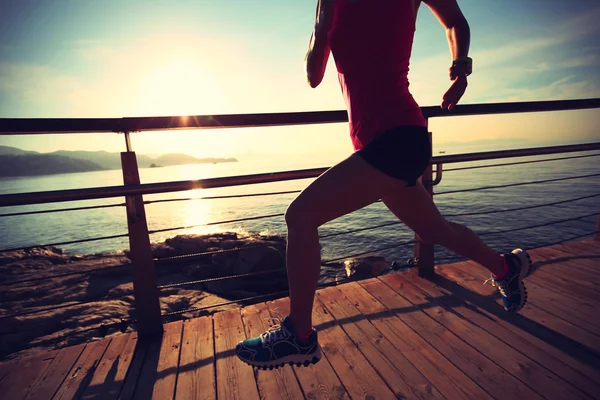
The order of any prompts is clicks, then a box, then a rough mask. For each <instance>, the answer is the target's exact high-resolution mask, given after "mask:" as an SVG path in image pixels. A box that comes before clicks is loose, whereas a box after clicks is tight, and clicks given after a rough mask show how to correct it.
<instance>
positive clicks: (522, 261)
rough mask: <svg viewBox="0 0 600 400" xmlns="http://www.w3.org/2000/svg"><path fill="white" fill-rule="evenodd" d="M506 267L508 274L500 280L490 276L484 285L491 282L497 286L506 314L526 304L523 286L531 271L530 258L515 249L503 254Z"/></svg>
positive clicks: (525, 290)
mask: <svg viewBox="0 0 600 400" xmlns="http://www.w3.org/2000/svg"><path fill="white" fill-rule="evenodd" d="M503 257H504V260H505V262H506V265H507V267H508V272H507V273H506V275H505V276H504V277H502V278H494V276H493V275H492V276H491V277H490V279H488V280H486V281H485V283H488V282H490V281H491V282H492V286H497V287H498V290H499V291H500V295H501V296H502V304H503V305H504V309H505V310H506V311H508V312H517V311H519V310H520V309H521V308H523V306H524V305H525V303H526V302H527V289H525V285H524V284H523V278H525V277H526V276H527V275H528V274H529V271H530V269H531V258H529V254H527V252H526V251H524V250H521V249H515V250H513V251H512V252H510V253H505V254H503Z"/></svg>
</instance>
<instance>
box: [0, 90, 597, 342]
mask: <svg viewBox="0 0 600 400" xmlns="http://www.w3.org/2000/svg"><path fill="white" fill-rule="evenodd" d="M592 108H600V98H596V99H581V100H565V101H541V102H518V103H496V104H473V105H461V106H459V107H457V108H455V109H454V110H452V111H446V110H442V109H441V108H439V107H422V108H421V110H422V112H423V115H424V116H425V118H426V119H429V118H432V117H446V116H461V115H462V116H465V115H484V114H488V115H489V114H504V113H527V112H544V111H564V110H582V109H592ZM347 118H348V115H347V113H346V112H345V111H320V112H300V113H270V114H245V115H216V116H210V115H204V116H187V117H186V116H177V117H150V118H147V117H141V118H100V119H98V118H77V119H17V118H12V119H0V135H19V134H56V133H102V132H113V133H123V134H124V135H125V138H126V142H127V152H126V153H122V154H121V158H122V168H123V176H124V182H125V185H123V186H110V187H95V188H86V189H75V190H58V191H48V192H33V193H17V194H7V195H0V207H2V206H20V205H29V204H44V203H53V202H63V201H79V200H92V199H100V198H110V197H126V200H127V202H126V208H127V222H128V234H127V235H119V237H125V236H129V240H130V249H131V255H132V262H131V266H132V268H131V269H132V275H133V283H134V295H135V300H136V313H137V319H136V323H137V324H138V327H139V331H140V335H142V336H144V335H146V336H147V335H155V334H159V333H160V332H162V322H161V313H160V307H159V303H158V297H159V295H158V289H157V286H156V278H155V270H154V262H158V261H166V259H167V258H166V259H153V258H152V254H151V247H150V241H149V234H150V233H153V232H154V233H155V232H159V231H165V230H158V231H151V232H149V231H148V228H147V222H146V217H145V211H144V202H143V201H142V197H141V196H142V195H146V194H156V193H166V192H178V191H187V190H195V189H209V188H221V187H229V186H239V185H250V184H259V183H269V182H276V181H288V180H296V179H306V178H314V177H317V176H319V175H320V174H322V173H323V172H325V171H326V170H327V169H328V168H313V169H304V170H293V171H280V172H273V173H262V174H252V175H242V176H232V177H222V178H211V179H201V180H189V181H179V182H162V183H153V184H140V180H139V172H138V168H137V162H136V158H135V153H133V152H132V150H131V146H130V142H129V134H130V132H135V131H162V130H171V129H214V128H242V127H245V128H248V127H264V126H280V125H305V124H323V123H340V122H346V121H347V120H348V119H347ZM591 150H600V142H595V143H587V144H575V145H564V146H547V147H538V148H526V149H516V150H506V151H490V152H477V153H468V154H458V155H445V156H437V157H433V158H432V160H431V164H432V165H437V167H438V171H441V167H442V165H443V164H448V163H458V162H469V161H482V160H491V159H499V158H511V157H525V156H539V155H544V154H557V153H569V152H571V153H573V152H587V151H591ZM595 155H596V154H594V155H592V156H595ZM544 161H545V160H544ZM540 162H541V161H540ZM431 170H432V168H431V166H429V167H428V170H427V171H426V173H424V174H423V176H422V179H423V183H424V185H426V187H427V188H428V190H429V193H430V194H432V195H433V193H432V186H433V185H435V184H436V182H437V181H433V180H432V173H431ZM597 175H599V174H591V175H585V176H578V177H567V178H556V179H551V180H545V181H534V182H524V183H520V184H518V185H523V184H533V183H542V182H550V181H558V180H566V179H575V178H577V179H579V178H584V177H592V176H597ZM438 177H440V178H441V176H438ZM516 185H517V184H511V185H503V186H504V187H506V186H516ZM491 188H493V187H483V188H475V189H472V190H485V189H491ZM461 191H462V190H461ZM454 192H458V191H454ZM446 193H451V192H442V193H439V194H446ZM218 197H220V196H215V198H218ZM163 201H166V200H163ZM168 201H175V200H168ZM156 202H160V200H157V201H156ZM148 203H151V202H148ZM558 203H562V202H555V203H551V204H545V205H552V204H558ZM545 205H544V206H545ZM109 206H110V207H113V206H116V205H108V206H104V207H109ZM539 206H542V205H539ZM87 208H91V207H78V208H75V209H87ZM521 208H524V207H521ZM75 209H72V210H75ZM69 210H71V209H69ZM60 211H67V210H66V209H63V210H60ZM506 211H509V210H504V211H502V212H506ZM44 212H46V211H44ZM498 212H501V211H498ZM15 214H24V213H15ZM9 215H10V214H9ZM597 215H598V213H594V214H587V215H583V216H577V217H574V218H569V219H564V220H559V221H550V222H546V223H542V224H538V225H533V226H526V227H518V228H511V229H508V230H503V231H494V232H483V233H482V234H481V235H493V234H499V233H504V232H512V231H516V230H524V229H533V228H537V227H543V226H549V225H552V224H559V223H563V222H566V221H572V220H583V219H584V218H589V217H591V216H597ZM261 218H262V217H261ZM597 227H598V228H600V219H598V222H597ZM366 229H372V228H364V229H361V230H366ZM597 231H598V229H597ZM345 233H349V232H345ZM330 236H334V235H330ZM101 239H106V238H92V239H83V240H80V241H81V242H83V241H89V240H101ZM80 241H73V243H76V242H80ZM408 244H414V246H415V247H414V255H415V260H419V261H418V267H419V273H420V275H422V276H427V277H428V276H432V275H433V273H434V269H433V265H434V258H433V246H431V245H426V244H425V243H424V242H422V240H421V239H420V238H418V237H415V240H413V241H410V242H402V243H395V244H393V245H386V246H385V247H381V248H378V249H374V250H370V251H364V250H365V249H360V250H361V251H363V252H361V253H358V254H353V255H350V256H349V255H346V256H344V257H340V258H335V259H331V260H323V261H322V262H323V263H324V264H325V263H331V262H335V261H339V260H342V259H345V258H348V257H357V256H361V255H365V254H369V253H373V252H378V251H383V250H386V249H391V248H395V247H400V246H404V245H408ZM239 250H240V249H238V248H236V249H230V250H219V251H222V252H225V251H239ZM192 256H194V255H187V254H186V255H183V256H181V257H192ZM178 257H179V256H178ZM168 258H171V257H168ZM173 258H175V257H173ZM265 273H266V272H265ZM421 273H423V274H421ZM228 278H229V279H230V278H232V277H222V278H218V279H228ZM185 284H189V282H188V283H182V284H181V285H185ZM267 296H273V294H269V295H267ZM258 297H261V296H258ZM253 298H256V296H255V297H253ZM239 301H240V300H237V301H236V302H239ZM91 302H93V301H91ZM76 305H80V304H69V305H61V306H57V307H56V308H66V307H71V306H76ZM210 307H214V305H211V306H210ZM200 309H201V308H197V310H200ZM194 310H195V309H187V310H180V311H176V312H171V313H168V314H166V315H163V317H164V316H169V315H171V314H172V315H175V314H179V313H183V312H190V311H194ZM38 311H40V310H35V311H33V310H31V311H27V312H26V313H34V312H38ZM0 319H1V318H0ZM130 321H131V320H130ZM124 323H125V327H126V324H127V321H121V322H120V323H119V326H121V327H122V326H123V324H124ZM112 325H114V324H112ZM112 325H111V326H112ZM100 329H101V330H102V329H104V330H105V331H106V330H107V329H108V328H107V326H101V327H100Z"/></svg>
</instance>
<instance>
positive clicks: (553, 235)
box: [0, 147, 600, 265]
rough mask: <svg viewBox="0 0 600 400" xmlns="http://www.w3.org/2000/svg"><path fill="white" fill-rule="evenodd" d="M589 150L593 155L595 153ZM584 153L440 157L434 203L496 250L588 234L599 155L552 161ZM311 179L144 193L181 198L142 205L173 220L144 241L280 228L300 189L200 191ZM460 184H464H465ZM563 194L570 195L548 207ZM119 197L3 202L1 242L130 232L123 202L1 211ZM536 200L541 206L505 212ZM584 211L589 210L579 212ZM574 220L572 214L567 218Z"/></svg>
mask: <svg viewBox="0 0 600 400" xmlns="http://www.w3.org/2000/svg"><path fill="white" fill-rule="evenodd" d="M485 150H494V149H492V148H473V147H464V148H460V147H457V148H453V149H452V151H450V152H448V153H457V154H460V153H468V152H474V151H485ZM439 151H442V150H439ZM439 151H434V153H435V154H434V155H441V154H439ZM444 153H446V152H444ZM596 153H597V154H598V155H600V153H598V152H596ZM446 154H447V153H446ZM590 154H594V152H586V153H568V154H558V155H546V156H536V157H520V158H513V159H502V160H488V161H479V162H468V163H459V164H455V163H453V164H446V165H444V172H443V178H442V181H441V183H440V184H439V185H437V186H435V187H434V192H435V193H436V194H435V196H434V201H435V203H436V205H437V206H438V208H439V209H440V211H441V213H442V214H443V215H446V216H447V218H448V219H449V220H450V221H454V222H459V223H463V224H465V225H467V226H468V227H470V228H471V229H472V230H474V231H475V232H477V233H478V234H480V235H481V237H482V239H483V240H484V241H485V242H486V243H487V244H489V245H490V246H491V247H492V248H494V249H495V250H497V251H499V252H504V251H510V250H512V249H513V248H515V247H521V248H525V249H527V248H535V247H540V246H544V245H547V244H552V243H556V242H560V241H563V240H568V239H570V238H576V237H581V238H585V237H590V236H592V234H591V232H594V231H595V230H596V221H597V218H598V216H597V215H590V214H598V212H600V176H598V175H600V157H597V156H594V157H585V158H569V159H566V160H556V159H558V158H563V157H573V156H580V155H590ZM548 159H554V161H544V162H536V163H530V164H518V165H509V166H495V167H485V168H476V169H459V170H454V171H452V170H451V169H457V168H465V167H475V166H489V165H495V164H504V163H514V162H521V161H534V160H537V161H541V160H548ZM331 165H332V160H324V159H322V160H318V159H310V158H306V159H304V160H300V161H298V160H296V161H295V162H286V161H282V158H281V157H278V158H277V160H276V161H275V160H274V161H270V160H269V157H265V158H264V159H263V160H261V161H247V162H246V161H244V160H243V159H241V160H240V161H239V162H234V163H220V164H192V165H178V166H168V167H162V168H140V179H141V182H142V183H158V182H168V181H182V180H195V179H204V178H214V177H225V176H235V175H246V174H252V173H262V172H274V171H287V170H296V169H302V168H314V167H328V166H331ZM593 174H596V175H597V176H592V177H584V178H577V179H568V180H561V181H556V182H547V183H536V184H525V185H521V186H512V187H505V188H494V189H485V190H475V191H471V189H475V188H482V187H488V186H500V185H508V184H513V183H526V182H534V181H541V180H548V179H554V178H566V177H579V176H583V175H593ZM312 180H313V179H302V180H295V181H287V182H277V183H268V184H255V185H246V186H236V187H229V188H219V189H200V190H192V191H185V192H171V193H163V194H157V195H146V196H144V200H146V201H156V200H167V199H169V200H172V199H181V200H180V201H168V202H156V203H152V204H147V205H146V215H147V221H148V227H149V229H150V230H164V229H170V228H178V229H174V230H169V231H164V232H159V233H154V234H152V235H151V241H152V242H153V243H154V242H163V241H164V240H165V239H167V238H170V237H173V236H176V235H181V234H210V233H215V232H238V233H239V234H240V235H246V234H249V233H262V234H268V235H271V234H276V235H285V234H286V226H285V222H284V218H283V216H282V215H280V214H283V213H284V211H285V209H286V207H287V206H288V204H289V203H290V202H291V201H292V200H293V199H294V197H295V196H296V195H297V194H295V193H291V194H284V195H265V196H252V197H233V198H227V199H202V198H204V197H212V196H229V195H245V194H256V193H271V192H281V191H295V190H302V189H303V188H305V187H306V186H307V185H308V184H310V182H311V181H312ZM122 184H123V178H122V172H121V170H106V171H96V172H85V173H69V174H59V175H46V176H33V177H19V178H4V179H0V194H13V193H30V192H41V191H50V190H64V189H80V188H90V187H102V186H117V185H122ZM463 190H465V191H464V192H463ZM456 191H459V192H456ZM447 192H452V193H447ZM584 197H586V198H584ZM566 200H573V201H569V202H564V203H561V204H555V205H547V204H549V203H556V202H561V201H566ZM123 203H124V199H123V198H109V199H100V200H93V201H77V202H66V203H50V204H42V205H31V206H18V207H1V208H0V250H6V249H14V248H22V247H28V246H34V245H46V244H56V243H64V242H71V241H76V240H80V239H88V238H98V237H104V236H113V235H120V234H126V233H127V224H126V213H125V208H124V207H122V206H117V207H110V208H100V209H92V210H83V211H63V212H55V213H45V214H32V215H19V216H7V215H6V214H13V213H20V212H25V211H34V210H50V209H63V208H74V207H83V206H92V205H110V204H123ZM537 205H539V207H535V208H528V209H524V210H517V211H503V210H510V209H514V208H522V207H529V206H537ZM273 214H278V216H275V217H269V218H259V219H251V220H248V221H237V222H227V221H231V220H240V219H245V218H253V217H262V216H269V215H273ZM461 214H476V215H461ZM586 215H588V216H587V217H583V218H579V217H582V216H586ZM573 218H578V219H575V220H573ZM561 221H562V222H561ZM393 222H397V220H396V219H395V217H394V216H393V215H392V214H391V212H390V211H389V210H387V208H386V207H385V206H384V205H383V204H382V203H381V202H378V203H374V204H372V205H369V206H367V207H365V208H363V209H361V210H358V211H356V212H354V213H351V214H349V215H346V216H344V217H341V218H339V219H337V220H334V221H331V222H329V223H327V224H325V225H324V226H322V227H321V228H320V229H319V233H320V235H322V236H327V235H330V234H333V233H341V232H348V231H353V230H356V229H361V228H369V227H373V226H378V225H381V224H386V223H393ZM554 222H556V223H554ZM540 225H545V226H540ZM413 239H414V234H413V232H412V231H411V230H410V229H408V228H406V227H405V226H404V225H402V224H401V223H397V224H393V225H389V226H386V227H382V228H377V229H367V230H361V231H359V232H353V233H347V234H341V235H335V236H330V237H327V238H323V239H322V240H321V245H322V258H323V260H336V259H340V258H341V259H343V258H351V257H354V256H355V255H358V254H363V253H365V252H368V251H373V252H372V253H370V254H368V255H375V256H382V257H385V258H386V260H387V261H388V263H389V264H392V263H394V262H395V263H396V265H404V264H406V262H407V261H408V260H409V259H410V258H411V257H412V256H413V247H412V245H410V244H408V245H403V243H405V242H409V241H411V240H413ZM578 240H581V239H578ZM57 247H60V248H63V249H64V250H65V251H66V252H67V253H70V254H96V253H106V252H116V251H122V250H124V249H127V248H128V247H129V242H128V239H127V238H126V237H125V238H117V239H108V240H94V241H89V242H83V243H74V244H66V245H58V246H57ZM458 259H460V258H459V257H458V256H457V255H456V254H454V253H452V252H450V251H448V250H446V249H444V248H442V247H439V246H436V260H437V261H438V262H439V263H442V262H452V261H456V260H458Z"/></svg>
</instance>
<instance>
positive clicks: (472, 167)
mask: <svg viewBox="0 0 600 400" xmlns="http://www.w3.org/2000/svg"><path fill="white" fill-rule="evenodd" d="M597 156H600V153H597V154H586V155H581V156H571V157H557V158H545V159H543V160H530V161H518V162H511V163H501V164H488V165H474V166H470V167H459V168H448V169H446V168H444V172H450V171H464V170H469V169H480V168H492V167H505V166H510V165H519V164H534V163H540V162H547V161H560V160H571V159H573V158H586V157H597ZM434 172H435V171H434Z"/></svg>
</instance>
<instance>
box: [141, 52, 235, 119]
mask: <svg viewBox="0 0 600 400" xmlns="http://www.w3.org/2000/svg"><path fill="white" fill-rule="evenodd" d="M225 103H226V99H225V95H224V93H223V91H222V89H221V88H220V86H219V83H218V81H217V79H215V77H213V76H211V74H209V73H207V72H206V71H205V70H204V69H203V68H202V67H201V66H200V65H198V64H197V63H195V62H192V61H186V60H174V61H168V62H166V63H165V64H162V65H158V66H156V68H153V69H151V70H150V72H149V74H148V75H147V76H146V78H145V79H143V81H142V87H141V91H140V104H139V112H140V114H142V115H148V116H151V115H170V116H171V115H200V114H212V113H214V112H215V111H217V110H219V109H220V110H223V109H225Z"/></svg>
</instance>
